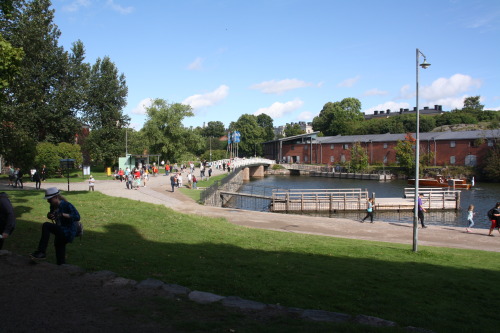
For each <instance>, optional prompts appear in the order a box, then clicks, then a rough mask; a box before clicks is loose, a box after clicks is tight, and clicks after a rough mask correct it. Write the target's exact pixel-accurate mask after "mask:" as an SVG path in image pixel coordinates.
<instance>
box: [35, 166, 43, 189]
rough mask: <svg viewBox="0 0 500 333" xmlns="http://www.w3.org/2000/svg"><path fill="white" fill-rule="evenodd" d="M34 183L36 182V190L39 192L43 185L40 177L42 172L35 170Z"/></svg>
mask: <svg viewBox="0 0 500 333" xmlns="http://www.w3.org/2000/svg"><path fill="white" fill-rule="evenodd" d="M33 181H34V182H35V189H37V190H39V189H40V187H41V185H42V179H41V177H40V171H38V169H35V173H34V174H33Z"/></svg>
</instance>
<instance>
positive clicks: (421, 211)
mask: <svg viewBox="0 0 500 333" xmlns="http://www.w3.org/2000/svg"><path fill="white" fill-rule="evenodd" d="M423 197H424V195H423V194H422V193H419V194H418V200H417V202H418V219H419V220H420V224H422V228H427V226H426V225H425V223H424V220H425V215H424V213H427V210H426V209H425V208H424V206H423V201H422V198H423Z"/></svg>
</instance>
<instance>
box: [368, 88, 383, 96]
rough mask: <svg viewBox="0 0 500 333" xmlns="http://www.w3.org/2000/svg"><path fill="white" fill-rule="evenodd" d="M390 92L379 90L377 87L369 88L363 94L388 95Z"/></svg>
mask: <svg viewBox="0 0 500 333" xmlns="http://www.w3.org/2000/svg"><path fill="white" fill-rule="evenodd" d="M388 93H389V92H387V91H383V90H378V89H377V88H374V89H370V90H367V91H365V92H364V93H363V96H383V95H387V94H388Z"/></svg>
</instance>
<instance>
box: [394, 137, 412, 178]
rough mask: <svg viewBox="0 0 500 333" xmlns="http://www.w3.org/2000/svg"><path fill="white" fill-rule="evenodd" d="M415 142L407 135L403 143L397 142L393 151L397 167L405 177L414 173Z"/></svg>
mask: <svg viewBox="0 0 500 333" xmlns="http://www.w3.org/2000/svg"><path fill="white" fill-rule="evenodd" d="M415 143H416V140H415V139H414V138H413V136H412V135H411V134H410V133H408V134H407V135H406V137H405V140H404V141H398V143H397V145H396V147H395V148H394V150H395V151H396V159H397V161H398V164H399V167H400V168H402V169H403V170H404V172H405V174H406V175H407V176H411V175H412V174H413V173H414V172H415V151H414V147H415Z"/></svg>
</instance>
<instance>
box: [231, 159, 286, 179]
mask: <svg viewBox="0 0 500 333" xmlns="http://www.w3.org/2000/svg"><path fill="white" fill-rule="evenodd" d="M275 163H276V162H275V161H273V160H269V159H266V158H260V157H254V158H245V159H237V160H234V161H233V163H232V168H234V169H236V168H241V173H242V180H243V181H248V180H250V178H262V177H264V174H265V171H266V169H267V168H268V167H269V166H271V165H273V164H275Z"/></svg>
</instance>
